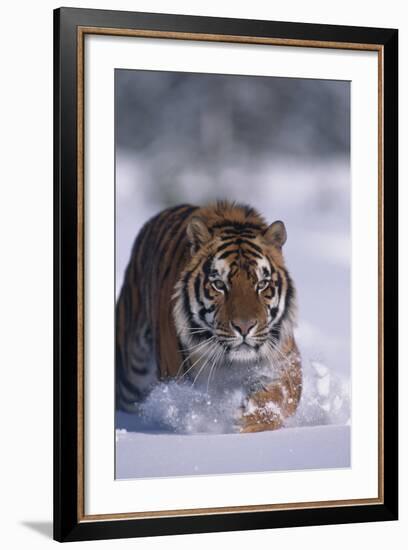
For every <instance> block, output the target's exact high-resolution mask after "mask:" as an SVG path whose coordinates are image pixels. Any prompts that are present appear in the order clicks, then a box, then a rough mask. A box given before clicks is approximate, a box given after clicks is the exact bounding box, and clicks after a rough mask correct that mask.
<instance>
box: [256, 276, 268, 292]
mask: <svg viewBox="0 0 408 550" xmlns="http://www.w3.org/2000/svg"><path fill="white" fill-rule="evenodd" d="M268 286H269V280H268V279H264V280H263V281H259V283H258V285H257V287H256V288H257V290H258V292H262V291H263V290H265V289H266V288H267V287H268Z"/></svg>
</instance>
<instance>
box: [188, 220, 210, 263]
mask: <svg viewBox="0 0 408 550" xmlns="http://www.w3.org/2000/svg"><path fill="white" fill-rule="evenodd" d="M187 237H188V239H189V241H190V243H191V251H192V253H193V254H194V253H195V252H197V250H198V249H199V248H200V247H201V246H203V245H204V244H205V243H206V242H208V241H209V240H210V238H211V235H210V232H209V231H208V227H207V226H206V224H205V222H204V221H203V220H202V219H201V218H199V217H198V216H193V217H192V218H191V220H190V222H189V224H188V226H187Z"/></svg>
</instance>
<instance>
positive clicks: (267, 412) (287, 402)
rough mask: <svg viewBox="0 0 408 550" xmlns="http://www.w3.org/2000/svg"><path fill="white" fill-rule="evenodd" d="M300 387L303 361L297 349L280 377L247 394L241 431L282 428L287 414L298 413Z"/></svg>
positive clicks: (283, 367) (241, 420)
mask: <svg viewBox="0 0 408 550" xmlns="http://www.w3.org/2000/svg"><path fill="white" fill-rule="evenodd" d="M301 391H302V370H301V361H300V356H299V354H298V353H296V354H295V355H292V357H291V358H290V361H289V362H288V364H287V365H285V366H282V370H281V376H280V378H279V380H277V381H274V382H272V383H270V384H267V385H265V387H263V388H262V389H260V390H257V391H255V392H253V393H251V394H250V395H249V396H248V399H247V402H246V404H245V406H243V407H242V410H241V417H240V420H239V431H240V432H243V433H250V432H261V431H266V430H276V429H278V428H281V427H282V425H283V422H284V420H285V418H287V417H288V416H292V415H293V414H294V413H295V411H296V409H297V406H298V403H299V400H300V396H301Z"/></svg>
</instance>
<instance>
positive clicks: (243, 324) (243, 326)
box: [231, 319, 256, 336]
mask: <svg viewBox="0 0 408 550" xmlns="http://www.w3.org/2000/svg"><path fill="white" fill-rule="evenodd" d="M231 325H232V327H233V328H234V329H236V330H237V331H238V332H239V333H240V334H242V336H246V335H247V334H248V333H249V331H250V330H251V329H252V328H254V326H255V325H256V319H234V320H233V321H231Z"/></svg>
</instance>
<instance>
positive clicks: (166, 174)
mask: <svg viewBox="0 0 408 550" xmlns="http://www.w3.org/2000/svg"><path fill="white" fill-rule="evenodd" d="M54 37H55V38H54V40H55V41H54V115H55V116H54V120H55V123H54V124H55V127H54V136H55V137H54V146H55V148H54V170H55V172H54V174H55V177H54V181H55V187H54V196H55V202H54V211H55V217H54V219H55V225H54V235H55V241H54V242H55V245H54V246H55V248H54V250H55V278H54V284H55V300H54V303H55V333H54V334H55V337H54V344H55V346H54V347H55V371H54V397H55V398H54V406H55V408H54V536H55V539H56V540H58V541H73V540H85V539H101V538H119V537H136V536H153V535H167V534H176V533H198V532H208V531H229V530H238V529H239V530H243V529H260V528H263V529H264V528H273V527H287V526H302V525H316V524H331V523H349V522H367V521H384V520H395V519H397V507H398V506H397V504H398V499H397V476H398V464H397V454H398V453H397V396H398V388H397V365H398V362H397V361H398V353H397V349H398V342H397V244H398V240H397V213H398V209H397V153H398V151H397V101H398V88H397V66H398V59H397V51H398V50H397V39H398V33H397V30H395V29H377V28H363V27H344V26H331V25H330V26H329V25H313V24H303V23H283V22H273V21H255V20H240V19H220V18H211V17H191V16H184V15H183V16H179V15H165V14H149V13H131V12H119V11H100V10H85V9H73V8H72V9H71V8H60V9H58V10H56V11H55V14H54Z"/></svg>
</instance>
